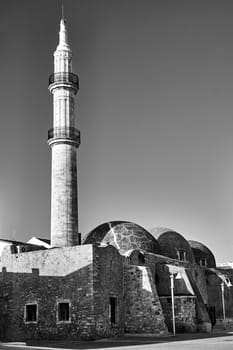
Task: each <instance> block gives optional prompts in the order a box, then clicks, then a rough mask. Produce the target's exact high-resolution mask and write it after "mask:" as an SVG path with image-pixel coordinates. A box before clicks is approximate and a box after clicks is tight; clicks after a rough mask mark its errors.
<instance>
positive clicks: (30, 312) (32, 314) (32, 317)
mask: <svg viewBox="0 0 233 350" xmlns="http://www.w3.org/2000/svg"><path fill="white" fill-rule="evenodd" d="M24 319H25V322H27V323H30V322H37V304H27V305H25V317H24Z"/></svg>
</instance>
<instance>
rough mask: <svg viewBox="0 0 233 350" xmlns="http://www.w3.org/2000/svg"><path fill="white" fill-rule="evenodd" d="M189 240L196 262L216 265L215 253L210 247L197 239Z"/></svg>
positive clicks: (211, 265)
mask: <svg viewBox="0 0 233 350" xmlns="http://www.w3.org/2000/svg"><path fill="white" fill-rule="evenodd" d="M188 242H189V244H190V246H191V248H192V251H193V254H194V257H195V260H196V263H197V264H198V265H201V266H206V267H216V261H215V257H214V254H213V253H212V252H211V251H210V250H209V248H207V247H206V246H205V245H204V244H202V243H200V242H197V241H188Z"/></svg>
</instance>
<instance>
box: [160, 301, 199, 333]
mask: <svg viewBox="0 0 233 350" xmlns="http://www.w3.org/2000/svg"><path fill="white" fill-rule="evenodd" d="M195 299H196V297H195V296H175V298H174V308H175V328H176V332H181V333H184V332H196V331H197V326H196V301H195ZM160 302H161V305H162V308H163V312H164V315H165V319H166V325H167V326H168V330H169V331H170V332H172V331H173V328H172V327H173V326H172V302H171V297H160Z"/></svg>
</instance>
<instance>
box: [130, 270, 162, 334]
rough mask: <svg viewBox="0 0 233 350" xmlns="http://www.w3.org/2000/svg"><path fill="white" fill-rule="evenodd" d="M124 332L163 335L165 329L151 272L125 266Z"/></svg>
mask: <svg viewBox="0 0 233 350" xmlns="http://www.w3.org/2000/svg"><path fill="white" fill-rule="evenodd" d="M124 280H125V332H126V333H144V334H146V333H149V334H151V333H152V334H154V335H164V334H166V333H167V327H166V325H165V322H164V316H163V312H162V308H161V305H160V301H159V298H158V294H157V291H156V287H155V284H154V281H153V278H152V275H151V271H150V269H149V268H148V267H146V266H134V265H128V266H125V271H124Z"/></svg>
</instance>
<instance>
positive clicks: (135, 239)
mask: <svg viewBox="0 0 233 350" xmlns="http://www.w3.org/2000/svg"><path fill="white" fill-rule="evenodd" d="M83 244H98V245H108V244H111V245H113V246H114V247H115V248H117V249H118V250H119V251H120V252H121V253H122V254H125V253H126V252H128V251H129V250H133V249H139V250H144V251H146V252H149V253H154V254H159V253H160V249H159V245H158V242H157V240H156V239H155V238H154V237H153V236H152V235H151V234H150V233H149V232H148V231H147V230H145V229H144V228H143V227H141V226H139V225H137V224H135V223H133V222H128V221H110V222H106V223H104V224H102V225H99V226H97V227H96V228H95V229H94V230H92V231H91V232H90V233H88V234H87V235H86V237H85V238H84V240H83Z"/></svg>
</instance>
